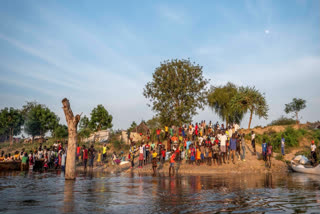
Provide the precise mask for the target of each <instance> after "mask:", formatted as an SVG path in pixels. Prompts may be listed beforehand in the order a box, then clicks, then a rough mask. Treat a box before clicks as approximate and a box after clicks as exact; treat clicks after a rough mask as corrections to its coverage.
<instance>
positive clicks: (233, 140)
mask: <svg viewBox="0 0 320 214" xmlns="http://www.w3.org/2000/svg"><path fill="white" fill-rule="evenodd" d="M230 150H231V155H230V157H232V163H233V164H235V161H236V150H237V139H236V137H235V134H233V135H232V137H231V139H230Z"/></svg>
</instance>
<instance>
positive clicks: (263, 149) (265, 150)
mask: <svg viewBox="0 0 320 214" xmlns="http://www.w3.org/2000/svg"><path fill="white" fill-rule="evenodd" d="M262 152H265V153H267V144H266V143H263V144H262Z"/></svg>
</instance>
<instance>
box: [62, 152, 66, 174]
mask: <svg viewBox="0 0 320 214" xmlns="http://www.w3.org/2000/svg"><path fill="white" fill-rule="evenodd" d="M66 158H67V155H66V153H65V151H62V155H61V171H63V172H64V171H65V168H66Z"/></svg>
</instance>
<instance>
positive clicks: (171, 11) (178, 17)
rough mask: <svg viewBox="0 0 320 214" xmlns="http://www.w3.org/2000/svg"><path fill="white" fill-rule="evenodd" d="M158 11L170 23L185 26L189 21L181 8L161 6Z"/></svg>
mask: <svg viewBox="0 0 320 214" xmlns="http://www.w3.org/2000/svg"><path fill="white" fill-rule="evenodd" d="M157 9H158V13H159V14H160V15H161V16H163V17H164V18H166V19H167V20H169V21H170V22H175V23H178V24H184V23H186V22H187V21H189V20H188V19H187V16H186V14H185V13H184V12H183V10H182V9H181V8H171V7H169V6H167V5H160V6H158V7H157Z"/></svg>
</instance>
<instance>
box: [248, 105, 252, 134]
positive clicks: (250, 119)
mask: <svg viewBox="0 0 320 214" xmlns="http://www.w3.org/2000/svg"><path fill="white" fill-rule="evenodd" d="M252 114H253V110H250V118H249V126H248V129H250V126H251V121H252Z"/></svg>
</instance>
